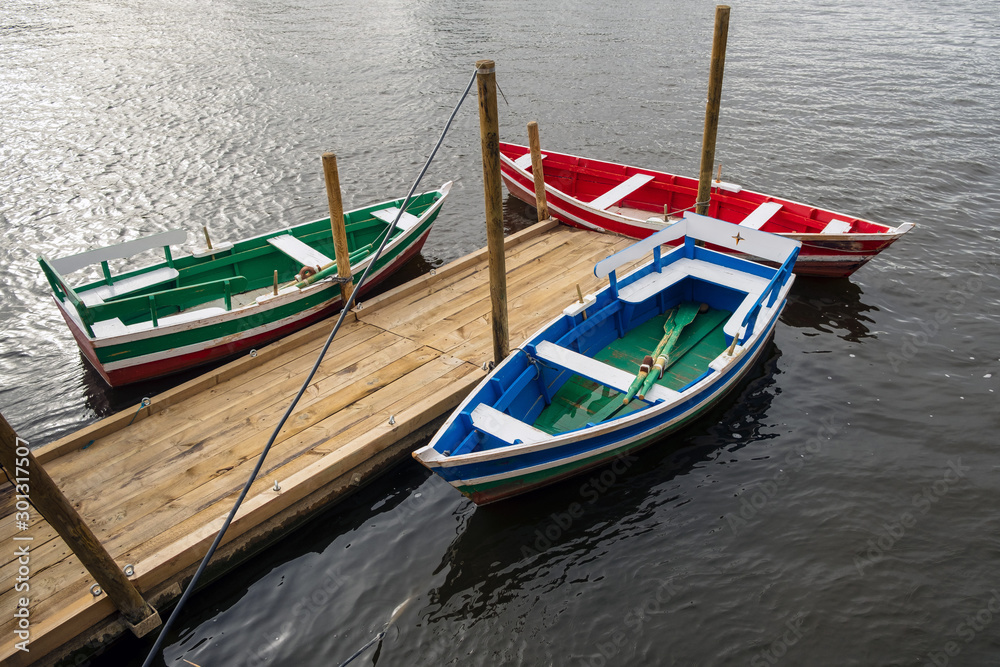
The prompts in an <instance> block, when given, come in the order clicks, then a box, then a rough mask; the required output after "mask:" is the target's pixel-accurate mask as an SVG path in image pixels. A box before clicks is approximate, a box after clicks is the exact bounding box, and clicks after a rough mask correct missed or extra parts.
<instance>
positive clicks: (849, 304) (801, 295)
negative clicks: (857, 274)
mask: <svg viewBox="0 0 1000 667" xmlns="http://www.w3.org/2000/svg"><path fill="white" fill-rule="evenodd" d="M862 294H863V292H862V291H861V287H860V286H859V285H857V284H856V283H855V282H853V281H852V280H851V279H850V278H835V279H830V278H810V277H802V276H796V277H795V285H793V287H792V291H791V293H790V294H789V295H788V303H787V304H786V305H785V309H784V310H783V311H782V313H781V323H782V324H787V325H789V326H793V327H796V328H798V329H814V330H815V331H817V332H819V333H812V334H808V333H807V334H806V335H807V336H818V335H819V334H820V333H824V334H828V333H836V334H837V336H838V337H840V338H843V339H844V340H846V341H850V342H852V343H858V342H860V341H861V340H862V339H863V338H873V337H875V335H874V334H872V333H871V330H870V329H869V328H868V325H869V324H874V323H875V320H874V319H872V318H871V317H869V316H868V315H866V314H865V313H876V312H878V308H877V307H875V306H869V305H868V304H866V303H865V302H864V301H862V300H861V296H862Z"/></svg>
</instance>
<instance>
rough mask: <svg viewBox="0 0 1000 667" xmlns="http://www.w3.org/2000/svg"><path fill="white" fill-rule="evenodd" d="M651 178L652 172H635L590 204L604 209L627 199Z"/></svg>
mask: <svg viewBox="0 0 1000 667" xmlns="http://www.w3.org/2000/svg"><path fill="white" fill-rule="evenodd" d="M651 180H653V176H652V175H650V174H635V175H633V176H632V177H631V178H629V179H628V180H627V181H624V182H622V183H619V184H618V185H616V186H615V187H613V188H611V189H610V190H608V191H607V192H605V193H604V194H603V195H601V196H600V197H597V198H596V199H594V200H593V201H592V202H590V203H589V204H588V206H590V207H591V208H596V209H597V210H598V211H603V210H605V209H607V208H609V207H611V206H614V205H615V204H617V203H618V202H620V201H621V200H622V199H625V197H628V196H629V195H630V194H632V193H633V192H635V191H636V190H638V189H639V188H641V187H642V186H644V185H645V184H646V183H649V182H650V181H651Z"/></svg>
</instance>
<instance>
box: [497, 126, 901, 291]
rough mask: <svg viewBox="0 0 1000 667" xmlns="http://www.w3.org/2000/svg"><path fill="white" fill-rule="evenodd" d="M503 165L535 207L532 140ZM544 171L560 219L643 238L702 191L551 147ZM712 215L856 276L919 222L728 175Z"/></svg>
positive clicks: (513, 189) (503, 149) (819, 272)
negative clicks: (785, 193)
mask: <svg viewBox="0 0 1000 667" xmlns="http://www.w3.org/2000/svg"><path fill="white" fill-rule="evenodd" d="M500 169H501V174H502V176H503V180H504V183H505V184H506V185H507V189H508V190H509V191H510V193H511V194H512V195H514V196H515V197H517V198H518V199H520V200H522V201H524V202H525V203H527V204H529V205H531V206H534V205H535V185H534V179H533V176H532V174H531V153H530V152H529V150H528V147H527V146H518V145H515V144H506V143H501V144H500ZM542 172H543V174H544V176H545V196H546V203H547V205H548V208H549V213H550V215H552V217H553V218H556V219H558V220H560V221H562V222H564V223H566V224H569V225H574V226H577V227H583V228H587V229H596V230H598V231H608V232H614V233H616V234H622V235H624V236H630V237H633V238H639V239H641V238H645V237H647V236H649V235H650V234H653V233H654V232H656V231H658V230H660V229H663V227H664V226H665V225H666V224H668V223H671V222H674V221H675V220H679V219H680V218H681V217H683V215H684V212H685V211H689V210H690V211H693V210H694V206H695V199H696V197H697V194H698V180H697V179H694V178H685V177H683V176H675V175H673V174H667V173H664V172H659V171H653V170H651V169H641V168H638V167H630V166H628V165H623V164H615V163H614V162H602V161H600V160H591V159H588V158H582V157H576V156H574V155H564V154H562V153H553V152H551V151H543V161H542ZM665 214H666V215H665ZM708 215H709V216H711V217H713V218H718V219H719V220H724V221H725V222H729V223H732V224H734V225H740V226H741V227H744V228H751V229H760V230H763V231H765V232H773V233H776V234H781V235H782V236H787V237H789V238H791V239H794V240H796V241H801V242H802V250H801V252H800V253H799V257H798V261H796V263H795V273H797V274H800V275H809V276H824V277H829V278H837V277H843V276H849V275H851V274H852V273H854V272H855V271H857V270H858V269H859V268H861V266H863V265H864V264H865V263H866V262H867V261H868V260H870V259H871V258H872V257H874V256H875V255H877V254H878V253H880V252H882V251H883V250H884V249H885V248H887V247H888V246H889V245H890V244H891V243H892V242H893V241H895V240H896V239H898V238H899V237H900V236H902V235H903V234H905V233H906V232H908V231H909V230H910V229H912V228H913V223H910V222H905V223H903V224H901V225H900V226H899V227H889V226H887V225H881V224H879V223H877V222H871V221H869V220H864V219H862V218H856V217H854V216H850V215H845V214H843V213H835V212H833V211H827V210H825V209H821V208H816V207H814V206H808V205H806V204H800V203H798V202H794V201H790V200H788V199H780V198H778V197H772V196H770V195H764V194H760V193H759V192H753V191H751V190H745V189H743V188H742V187H741V186H739V185H736V184H734V183H725V182H722V181H713V183H712V194H711V202H710V204H709V206H708ZM664 220H666V222H665V221H664ZM734 254H737V253H734Z"/></svg>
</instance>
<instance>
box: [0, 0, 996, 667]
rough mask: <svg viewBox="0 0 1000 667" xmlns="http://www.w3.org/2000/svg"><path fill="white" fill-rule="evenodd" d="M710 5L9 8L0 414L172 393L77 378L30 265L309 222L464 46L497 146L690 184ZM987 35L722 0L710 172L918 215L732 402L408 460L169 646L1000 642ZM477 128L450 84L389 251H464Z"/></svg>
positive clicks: (792, 193)
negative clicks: (629, 427)
mask: <svg viewBox="0 0 1000 667" xmlns="http://www.w3.org/2000/svg"><path fill="white" fill-rule="evenodd" d="M713 14H714V3H707V2H694V1H692V0H687V1H685V0H681V1H680V2H674V3H657V2H652V1H650V0H632V1H626V2H622V3H610V2H601V3H599V2H575V3H568V2H553V3H517V2H512V1H510V0H497V1H494V2H486V3H466V2H447V1H436V0H424V1H416V2H413V1H411V2H391V1H385V2H383V1H379V0H376V1H374V2H368V3H323V2H316V1H314V0H302V1H301V2H298V3H291V2H277V1H274V2H266V1H265V2H244V1H241V0H231V1H229V2H211V3H208V2H171V3H166V2H142V3H140V2H134V1H133V2H129V1H124V0H122V1H120V2H110V1H108V0H93V1H89V2H86V1H83V0H65V1H62V2H58V3H41V2H35V1H31V0H6V2H4V4H3V8H2V9H0V62H2V67H0V229H2V230H3V232H4V234H3V238H2V240H0V248H2V251H0V257H2V260H0V261H2V271H0V299H2V305H3V307H2V312H0V332H2V334H0V335H2V339H0V378H2V385H0V408H2V410H3V413H4V415H5V416H7V418H8V419H9V420H10V421H11V422H12V423H13V424H14V426H15V427H16V428H18V429H19V430H20V431H21V433H22V434H23V435H24V436H25V437H26V438H28V439H29V440H31V441H32V443H33V444H42V443H44V442H48V441H50V440H52V439H54V438H56V437H58V436H60V435H63V434H65V433H67V432H70V431H72V430H74V429H76V428H78V427H80V426H82V425H84V424H86V423H89V422H91V421H93V420H95V419H96V418H98V417H100V416H103V415H106V414H109V413H110V412H112V411H114V410H118V409H126V408H128V407H129V406H130V405H132V404H134V402H135V401H136V397H137V395H140V394H147V395H148V394H154V393H155V392H156V391H159V390H162V388H163V386H167V385H164V384H161V385H150V386H147V387H141V388H138V389H135V390H128V391H126V392H112V391H108V390H106V389H105V388H104V387H103V386H102V385H101V382H100V380H98V379H97V378H96V376H95V375H94V374H93V373H92V372H91V371H89V370H88V369H87V368H86V367H85V366H84V364H83V361H82V360H81V358H80V356H79V354H78V352H77V351H76V347H75V345H74V343H73V340H72V339H71V338H70V336H69V334H68V333H67V331H66V330H65V327H64V325H63V323H62V322H61V320H60V318H59V316H58V314H57V312H56V309H55V307H54V306H53V305H52V303H51V302H50V301H49V300H48V297H47V288H46V286H45V284H44V281H43V279H42V276H41V273H40V272H39V271H38V270H37V265H36V264H35V263H34V261H33V259H34V257H35V256H36V255H37V254H39V253H44V254H52V255H59V254H68V253H72V252H78V251H82V250H85V249H88V248H91V247H93V246H95V245H100V244H105V243H109V242H113V241H115V240H118V239H120V238H134V237H135V236H138V235H140V234H145V233H151V232H156V231H161V230H164V229H169V228H181V229H187V230H189V231H190V232H191V241H192V244H194V243H196V242H197V236H196V234H195V232H197V231H198V230H199V228H200V226H201V225H203V224H207V225H209V227H210V228H211V229H213V231H214V233H215V234H216V235H217V236H218V237H219V238H220V239H225V238H238V237H240V236H241V235H245V234H248V233H251V232H263V231H266V230H269V229H271V228H274V227H277V226H279V225H287V224H292V223H295V222H299V221H302V220H304V219H307V218H318V217H322V216H323V212H324V208H325V196H324V193H323V184H322V175H321V167H320V155H321V153H322V152H323V151H325V150H333V151H335V152H336V153H337V154H338V157H339V161H340V173H341V179H342V183H343V187H344V197H345V203H346V204H347V205H349V206H354V205H362V204H366V203H369V202H372V201H376V200H380V199H383V198H387V197H390V196H398V195H399V194H400V193H402V192H404V191H405V189H406V188H407V187H408V186H409V184H410V182H411V181H412V179H413V178H414V176H415V174H416V172H417V170H418V168H419V166H420V164H421V163H422V162H423V160H424V158H425V157H426V155H427V154H428V152H429V150H430V147H431V145H432V143H433V141H434V140H435V139H436V137H437V135H438V133H439V131H440V128H441V126H442V124H443V122H444V120H445V118H446V116H447V114H448V112H449V111H450V109H451V107H452V105H453V104H454V102H455V100H456V98H457V95H458V93H459V91H460V90H461V89H462V88H463V87H464V85H465V83H466V82H467V81H468V78H469V77H470V76H471V74H472V70H473V63H474V62H475V61H476V60H477V59H479V58H482V57H490V58H493V59H495V60H496V61H497V70H498V75H497V76H498V81H499V83H500V86H501V88H502V89H503V92H504V94H505V96H506V100H507V102H508V104H507V105H505V104H504V103H503V101H501V123H502V136H503V137H504V138H505V139H507V140H517V141H524V138H525V131H524V125H525V123H526V122H527V121H529V120H537V121H539V123H540V127H541V135H542V142H543V146H545V145H548V146H551V147H552V148H553V149H555V150H562V151H566V152H573V153H577V154H584V155H589V156H593V157H598V158H606V159H613V160H617V161H624V162H630V163H633V164H639V165H643V166H650V167H660V168H663V169H666V170H670V171H676V172H679V173H684V174H693V173H695V172H696V170H697V167H698V153H699V144H700V135H701V127H702V122H703V110H704V99H705V89H706V80H707V71H708V60H709V54H710V49H711V33H712V21H713ZM998 36H1000V18H998V14H997V12H996V8H995V7H994V6H993V5H992V3H976V2H971V1H970V0H956V1H954V2H947V3H941V2H928V1H924V0H913V1H911V2H905V3H890V2H886V1H885V0H874V1H872V0H866V1H865V2H861V1H860V0H847V1H845V2H820V3H810V4H800V3H799V4H792V5H789V4H787V3H781V2H776V1H775V0H757V1H755V2H749V3H746V4H744V5H739V4H738V5H736V6H734V7H733V11H732V18H731V29H730V38H729V50H728V57H727V70H726V78H725V88H724V93H723V112H722V125H721V129H720V136H719V142H718V159H719V161H721V162H722V163H723V174H724V178H726V179H727V180H731V181H736V182H740V183H743V184H744V185H745V186H747V187H751V188H753V189H755V190H760V191H764V192H770V193H774V194H778V195H782V196H786V197H790V198H793V199H796V200H799V201H804V202H809V203H814V204H816V205H818V206H823V207H826V208H831V209H834V210H842V211H845V212H848V213H852V214H856V215H861V216H864V217H869V218H871V219H874V220H877V221H880V222H884V223H888V224H892V225H896V224H899V223H902V222H905V221H910V222H915V223H917V225H918V227H917V228H916V230H915V231H913V232H912V233H911V234H910V235H908V236H907V238H905V239H904V240H903V241H901V242H900V243H899V244H898V245H896V246H894V247H893V248H892V249H891V250H890V251H888V252H887V253H886V254H885V255H883V256H881V257H879V258H878V259H877V260H876V261H874V262H872V263H871V264H870V265H868V266H866V267H865V268H863V269H862V270H861V271H859V272H858V273H857V274H856V275H855V276H853V277H852V278H851V279H849V280H836V281H821V280H800V281H799V282H798V283H797V284H796V287H795V289H794V293H793V295H792V298H791V300H790V302H789V304H788V307H787V309H786V310H785V313H784V315H783V317H782V323H781V324H780V325H779V327H778V330H777V334H776V336H775V342H774V347H773V351H772V352H771V354H770V357H769V358H768V359H767V361H766V363H765V364H764V365H763V366H762V367H761V368H760V369H759V371H758V373H757V374H756V376H755V378H754V379H753V380H752V381H751V382H750V383H749V384H747V385H746V386H745V387H744V388H743V389H742V393H741V395H740V396H738V397H734V398H733V399H731V400H729V401H728V402H727V403H726V404H724V405H723V406H721V407H720V408H719V410H718V411H717V413H716V414H715V415H714V416H713V418H712V419H711V420H708V421H706V422H703V423H701V424H699V425H698V426H696V427H695V428H692V429H690V430H689V431H688V432H686V433H685V434H684V435H683V436H682V437H678V438H674V439H672V440H671V441H669V442H667V443H663V444H661V445H659V446H655V447H652V448H650V449H648V450H646V451H645V452H644V453H643V455H642V456H641V457H639V458H638V460H636V461H634V462H630V465H629V466H628V467H627V469H622V468H621V467H619V469H618V470H612V469H607V470H604V471H599V472H598V473H595V474H594V475H593V476H592V477H584V478H581V479H576V480H572V481H569V482H566V483H564V484H561V485H558V486H555V487H552V488H550V489H548V490H545V491H542V492H540V493H536V494H532V495H530V496H527V497H524V498H521V499H517V500H513V501H510V502H506V503H502V504H500V505H497V506H493V507H488V508H484V509H476V508H474V507H473V506H472V505H471V504H470V503H468V502H466V501H465V500H464V499H463V498H462V497H461V496H459V495H458V494H457V493H454V492H453V491H452V490H451V489H450V487H449V486H448V485H446V484H445V483H443V482H441V481H439V480H438V479H436V478H431V477H428V475H427V474H426V473H425V472H423V471H422V469H420V468H418V467H417V466H416V465H415V464H413V463H403V464H401V465H400V466H398V467H397V468H396V469H394V471H393V472H392V473H391V474H390V475H388V476H387V477H385V478H383V479H381V480H379V481H378V482H377V483H375V484H374V485H373V486H371V487H369V488H367V489H365V490H363V491H362V492H361V493H359V494H358V495H357V496H356V497H355V498H353V499H352V500H350V501H349V502H346V503H344V504H342V505H340V506H338V507H337V508H335V509H334V510H333V511H332V512H331V513H330V514H329V515H328V516H326V517H324V518H323V520H322V521H318V522H316V523H314V524H312V525H311V526H310V527H309V528H308V529H307V530H304V531H301V532H299V533H297V534H296V535H294V536H293V537H291V538H289V539H287V540H286V541H284V542H283V543H282V544H281V545H279V546H278V547H276V548H274V549H272V550H270V551H269V552H267V553H266V554H264V555H263V556H261V557H259V558H257V559H256V560H254V561H253V562H252V563H250V564H248V565H247V566H246V567H244V568H242V569H241V570H240V571H239V572H238V573H236V574H233V575H231V576H229V577H228V578H226V579H225V580H223V581H221V582H218V583H216V584H214V585H212V586H210V587H209V588H207V589H206V590H204V591H203V592H202V593H200V594H199V595H198V596H196V597H195V598H194V599H193V601H192V604H191V605H190V606H189V607H188V609H187V611H186V613H185V615H184V618H183V620H182V622H181V623H180V624H179V626H178V627H177V630H176V632H175V633H174V634H173V635H172V636H171V637H170V638H169V639H168V642H167V648H166V650H165V652H164V658H165V660H166V662H167V664H169V665H185V664H187V663H184V662H183V661H182V658H184V659H188V660H190V661H191V662H193V663H196V664H199V665H201V666H202V667H219V666H220V665H243V664H247V665H265V664H266V665H329V664H339V663H340V662H341V661H343V660H345V659H347V658H348V657H349V656H350V655H351V654H352V653H354V651H355V650H356V649H358V648H360V647H361V646H363V645H364V644H365V642H367V641H368V640H369V639H370V638H371V637H373V636H374V635H375V634H376V633H377V632H378V631H379V630H381V629H382V628H383V627H384V625H385V624H386V623H387V622H388V621H389V619H390V617H392V616H393V610H394V609H396V607H397V606H398V605H400V604H403V603H404V602H405V603H406V605H405V606H404V607H403V608H402V609H401V610H400V611H399V613H398V614H397V615H396V616H395V618H394V622H393V624H392V626H391V627H390V628H389V630H388V632H387V634H386V636H385V638H384V639H383V641H382V642H381V643H380V644H379V645H378V646H377V647H375V646H373V647H372V648H369V649H368V650H367V651H366V652H365V653H364V654H363V655H362V656H361V657H359V658H358V660H357V662H355V663H353V664H373V663H374V662H376V661H377V662H378V664H380V665H438V664H474V665H494V664H552V665H594V666H598V665H626V664H629V665H631V664H648V665H654V664H676V665H730V664H732V665H736V664H750V665H753V666H760V665H775V664H779V663H780V664H786V665H923V664H937V665H943V664H954V665H984V664H996V663H997V662H1000V617H998V612H1000V593H998V592H997V591H1000V537H998V536H1000V513H998V511H997V507H998V505H1000V453H998V452H997V431H998V428H1000V412H998V409H997V394H996V393H995V389H996V387H997V378H998V372H1000V284H998V279H997V270H998V264H1000V262H998V260H997V258H996V253H997V248H998V240H1000V239H998V236H1000V233H998V232H997V225H998V220H1000V112H998V111H997V109H998V108H1000V66H998V64H1000V60H998V54H1000V37H998ZM478 142H479V139H478V120H477V117H476V111H475V105H474V104H470V105H468V106H467V107H466V108H464V109H463V111H462V112H461V114H460V115H459V118H458V120H457V121H456V124H455V126H454V129H453V132H452V134H451V135H449V137H448V138H447V140H446V141H445V145H444V147H443V149H442V151H441V154H440V159H439V160H438V162H437V163H436V164H435V165H434V166H433V167H432V168H431V170H430V173H429V174H428V177H427V181H426V184H427V185H428V187H431V186H435V185H438V184H440V183H441V182H443V181H445V180H449V179H454V180H455V181H456V188H455V190H454V192H453V195H452V198H451V200H450V202H449V203H448V205H447V206H446V208H445V210H444V213H443V214H442V215H441V217H440V220H439V222H438V224H437V226H436V228H435V230H434V231H433V233H432V235H431V237H430V240H429V242H428V244H427V247H426V248H425V250H424V253H423V259H422V262H423V263H422V264H421V265H419V266H418V267H417V268H416V269H414V271H417V270H420V269H421V268H422V269H426V268H428V267H431V266H438V265H440V264H442V263H444V262H447V261H449V260H451V259H454V258H456V257H459V256H461V255H463V254H465V253H467V252H469V251H472V250H474V249H476V248H478V247H480V246H482V245H484V244H485V231H484V229H483V225H482V207H483V203H482V185H481V166H480V162H479V159H480V158H479V153H478V151H479V143H478ZM508 207H509V209H510V210H509V211H508V218H509V222H511V223H512V224H525V222H526V221H525V220H523V219H522V217H521V216H523V213H524V207H523V206H521V205H519V204H518V203H517V202H508ZM4 641H6V640H4ZM145 646H146V644H141V643H139V642H134V641H133V642H126V643H124V644H123V645H121V646H120V647H119V648H118V650H117V651H116V652H115V653H114V654H112V655H110V656H105V657H103V658H101V659H99V660H97V661H96V662H97V664H104V665H121V664H138V662H139V661H141V658H142V656H143V654H144V650H143V649H144V647H145Z"/></svg>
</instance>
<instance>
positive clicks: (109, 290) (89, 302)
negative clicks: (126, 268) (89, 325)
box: [77, 266, 180, 307]
mask: <svg viewBox="0 0 1000 667" xmlns="http://www.w3.org/2000/svg"><path fill="white" fill-rule="evenodd" d="M178 275H180V274H179V273H178V272H177V269H175V268H172V267H168V266H164V267H162V268H159V269H154V270H152V271H147V272H146V273H140V274H139V275H137V276H129V277H128V278H121V279H118V280H115V281H114V282H113V283H112V284H111V285H99V286H98V287H95V288H94V289H89V290H87V291H86V292H78V293H77V296H79V297H80V301H82V302H83V304H84V305H85V306H88V307H91V306H99V305H101V304H102V303H104V302H105V301H107V300H108V299H112V298H115V297H119V296H123V295H125V294H128V293H129V292H138V291H139V290H141V289H145V288H147V287H153V286H154V285H160V284H162V283H166V282H170V281H171V280H173V279H175V278H176V277H177V276H178Z"/></svg>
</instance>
